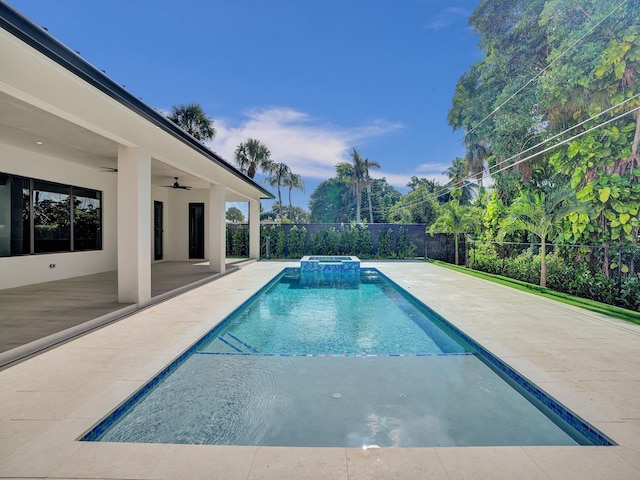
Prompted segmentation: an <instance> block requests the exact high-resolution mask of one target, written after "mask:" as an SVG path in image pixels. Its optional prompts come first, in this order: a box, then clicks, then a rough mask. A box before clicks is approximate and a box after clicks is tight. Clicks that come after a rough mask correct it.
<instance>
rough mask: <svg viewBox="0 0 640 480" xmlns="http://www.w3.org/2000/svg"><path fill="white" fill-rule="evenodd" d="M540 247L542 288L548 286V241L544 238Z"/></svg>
mask: <svg viewBox="0 0 640 480" xmlns="http://www.w3.org/2000/svg"><path fill="white" fill-rule="evenodd" d="M540 240H541V242H542V245H540V286H541V287H546V286H547V243H546V242H547V239H546V237H542V238H541V239H540Z"/></svg>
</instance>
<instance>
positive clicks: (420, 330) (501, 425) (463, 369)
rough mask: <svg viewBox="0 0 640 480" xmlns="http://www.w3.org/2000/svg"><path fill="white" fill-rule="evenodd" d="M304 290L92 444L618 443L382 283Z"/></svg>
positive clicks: (227, 339) (292, 278)
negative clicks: (612, 441) (103, 442)
mask: <svg viewBox="0 0 640 480" xmlns="http://www.w3.org/2000/svg"><path fill="white" fill-rule="evenodd" d="M298 279H299V270H296V269H286V270H285V272H284V274H283V275H281V276H280V277H278V278H277V279H275V280H274V281H273V282H271V283H270V284H269V285H267V286H266V287H265V288H264V289H263V291H262V292H259V294H258V295H256V296H254V298H253V299H252V300H250V301H249V302H247V303H246V304H245V305H244V306H243V307H241V308H240V309H239V310H237V311H236V312H235V313H234V314H233V315H231V316H230V317H229V318H228V319H227V320H225V321H224V322H223V323H222V324H220V325H219V326H217V327H216V328H214V329H213V330H212V331H211V332H210V333H209V334H207V335H205V336H204V337H203V338H202V339H201V340H200V341H198V342H197V343H196V344H195V345H194V346H193V347H192V348H191V349H190V350H189V351H188V352H187V353H186V354H184V355H183V356H181V357H180V358H178V359H177V360H176V361H174V362H173V363H172V364H171V365H169V367H167V369H165V371H164V372H162V373H161V374H160V375H159V376H158V377H156V378H155V379H153V380H152V381H151V382H149V383H148V384H147V385H146V386H145V387H143V388H142V389H141V390H140V391H138V392H136V394H134V395H133V396H132V397H131V398H130V399H129V400H128V401H127V402H125V403H124V404H123V405H121V406H120V407H118V409H116V411H114V412H113V413H112V414H111V415H109V416H108V417H107V418H106V419H105V420H104V421H103V422H101V423H99V424H98V425H97V426H96V427H94V428H93V429H92V430H91V431H90V432H89V433H88V434H87V435H85V437H83V440H91V441H96V440H97V441H108V442H145V443H176V444H177V443H190V444H213V445H261V446H307V447H358V448H361V447H364V446H379V447H433V446H498V445H580V444H609V443H607V442H608V439H606V437H603V436H602V435H601V434H600V433H599V432H597V431H596V430H595V429H593V430H592V427H590V426H589V425H588V424H584V422H582V421H581V420H580V419H579V417H577V416H575V415H574V414H572V413H571V412H569V411H567V410H566V409H565V408H564V407H562V406H561V405H559V404H557V403H556V402H555V401H553V400H552V399H550V398H549V397H548V396H546V395H545V394H544V393H543V392H540V390H539V389H537V387H535V386H534V385H532V384H530V383H529V382H528V381H526V379H523V378H522V377H520V376H519V375H518V374H517V372H514V371H512V370H511V369H509V368H508V367H507V366H505V365H504V364H503V363H502V362H501V361H499V360H498V359H496V358H495V357H492V355H491V354H490V353H489V352H486V351H485V350H484V349H483V348H482V347H481V346H479V345H478V344H476V343H475V342H474V341H473V340H472V339H469V338H468V337H466V336H465V335H464V334H463V333H462V332H458V331H457V329H455V327H453V326H451V325H450V324H448V322H446V321H445V320H444V319H442V318H440V317H438V316H437V314H435V313H434V312H431V311H430V310H429V309H428V307H426V306H424V305H422V304H420V302H418V301H417V300H415V299H413V297H411V296H410V295H409V294H407V293H406V292H404V291H402V290H401V289H399V288H398V287H397V286H395V284H393V283H392V282H390V281H389V280H388V279H386V278H385V277H384V276H383V275H381V274H379V272H377V271H375V270H367V269H364V270H363V271H362V281H361V282H360V284H359V285H357V286H354V285H346V286H341V287H338V286H332V287H327V286H324V287H322V288H310V287H303V286H301V284H300V282H299V281H298ZM523 385H524V387H523ZM567 419H569V420H568V421H567ZM571 422H574V424H572V423H571ZM594 438H595V440H594Z"/></svg>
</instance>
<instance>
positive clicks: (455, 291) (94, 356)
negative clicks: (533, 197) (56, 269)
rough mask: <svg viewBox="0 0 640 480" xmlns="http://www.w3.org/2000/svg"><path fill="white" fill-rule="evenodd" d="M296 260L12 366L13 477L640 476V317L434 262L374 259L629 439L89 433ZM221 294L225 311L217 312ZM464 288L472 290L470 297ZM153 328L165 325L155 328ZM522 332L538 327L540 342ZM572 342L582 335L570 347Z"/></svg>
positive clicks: (9, 452)
mask: <svg viewBox="0 0 640 480" xmlns="http://www.w3.org/2000/svg"><path fill="white" fill-rule="evenodd" d="M290 264H291V263H290V262H289V263H288V262H259V263H256V264H252V265H249V266H247V267H243V268H242V269H241V271H239V272H237V273H236V274H234V275H233V276H229V277H223V278H221V279H219V280H216V281H215V282H212V283H210V284H207V285H205V286H203V287H200V288H198V289H196V290H194V291H192V292H188V293H186V294H183V295H180V296H178V297H175V298H173V299H170V300H167V301H166V302H164V303H162V304H158V305H156V306H154V307H152V308H150V309H148V310H146V311H143V312H138V313H136V314H134V315H132V316H130V317H128V318H127V319H125V320H124V321H121V322H118V323H117V324H113V325H110V326H107V327H105V328H103V329H101V330H99V331H96V332H93V333H90V334H89V335H86V336H84V337H81V338H79V339H76V340H74V341H72V342H69V343H67V344H64V345H62V346H60V347H57V348H55V349H52V350H50V351H48V352H45V353H43V354H42V355H39V356H37V357H34V358H32V359H29V360H26V361H25V362H23V363H20V364H18V365H16V366H14V367H10V368H8V369H6V370H4V371H2V372H0V386H1V390H0V391H1V396H0V400H1V402H0V405H1V406H0V412H2V416H1V417H0V422H1V423H0V438H1V439H2V442H1V443H2V446H0V475H2V476H23V477H39V478H53V477H83V478H89V477H96V476H97V477H99V478H106V477H108V478H180V476H181V475H182V476H184V475H185V473H186V472H189V475H190V476H191V478H252V479H253V478H348V479H354V478H389V477H391V476H393V477H394V478H416V476H418V475H422V476H424V475H425V474H427V473H428V474H429V475H430V478H431V477H433V478H443V479H448V480H450V479H453V478H463V477H464V476H465V475H466V476H470V475H471V474H473V476H474V477H475V478H497V477H501V478H640V461H639V460H638V458H640V455H638V453H640V413H638V411H639V410H640V400H638V399H640V373H638V371H639V370H640V369H638V360H637V358H635V357H637V352H638V351H640V327H637V326H633V325H631V326H630V325H621V324H622V323H623V322H620V321H617V320H615V319H611V318H608V317H604V316H603V315H599V314H595V313H593V312H587V311H583V310H581V309H578V308H574V307H568V306H566V305H563V304H559V303H558V302H553V301H550V300H545V301H541V300H540V299H539V297H535V298H531V297H530V295H531V294H527V293H526V292H517V293H516V291H511V290H512V289H508V287H503V286H499V285H491V286H489V285H488V282H483V281H481V280H478V279H473V280H471V279H469V280H466V279H464V278H463V277H464V276H463V275H462V274H460V273H457V272H445V270H446V269H442V268H441V267H437V266H433V265H428V264H426V263H424V262H371V263H370V264H368V265H371V266H375V267H376V268H378V269H379V270H381V271H382V272H383V273H384V274H385V275H387V276H388V277H390V278H391V279H393V280H394V281H395V282H396V283H399V284H400V285H401V286H402V287H403V288H405V289H407V290H408V291H409V292H411V293H412V294H413V295H414V296H416V298H418V299H419V300H421V301H425V303H427V304H428V305H429V306H430V307H431V308H433V310H434V311H436V312H437V313H439V314H440V315H442V316H443V317H445V318H447V319H448V320H450V321H454V324H455V325H456V326H457V327H458V328H461V330H463V331H464V332H466V333H468V334H469V335H470V336H471V337H472V338H478V340H479V341H480V342H481V343H482V344H483V345H487V348H489V349H490V350H491V351H494V352H496V354H497V355H499V356H500V358H503V359H506V361H507V362H508V363H510V364H511V365H512V366H513V367H514V368H516V370H517V371H519V372H521V373H522V374H523V375H525V376H526V377H527V378H531V379H532V381H534V382H535V383H536V384H537V385H539V386H540V387H541V388H543V389H545V391H547V392H549V393H550V394H551V395H553V396H554V397H555V398H558V400H559V401H561V402H562V403H563V404H565V405H567V407H569V408H571V409H572V410H573V411H575V412H576V413H577V414H579V415H581V416H583V417H584V418H585V419H586V420H587V421H589V422H590V423H592V424H594V426H596V427H598V428H600V429H601V430H602V431H603V432H604V433H605V434H607V435H609V436H611V438H612V439H613V440H615V441H616V442H617V443H618V444H619V446H615V447H477V448H476V447H464V448H455V447H447V448H424V449H422V448H420V449H380V450H359V449H344V448H331V449H326V448H325V449H322V448H320V449H306V448H302V449H297V448H282V447H215V446H197V445H193V446H175V445H137V444H122V445H118V444H95V443H93V444H92V443H88V442H78V441H77V438H79V437H80V436H81V434H82V433H83V432H84V431H86V430H88V429H89V428H90V427H91V426H92V425H93V424H95V423H96V421H97V420H98V419H99V418H101V417H102V416H104V415H105V414H106V413H107V412H108V410H109V409H111V408H115V407H116V406H117V405H118V404H119V403H120V402H121V401H122V400H124V399H125V398H126V397H127V396H128V395H130V394H131V393H132V392H133V391H135V390H136V388H138V387H139V386H140V385H142V384H143V383H144V382H146V381H147V380H148V379H150V378H151V377H153V375H155V373H157V372H158V371H160V370H161V369H162V368H164V366H165V365H166V364H167V363H169V361H171V360H172V359H173V358H175V357H176V356H177V355H179V354H180V352H181V351H184V350H185V349H186V348H188V346H189V345H190V343H193V341H195V339H197V338H198V336H200V335H201V334H202V333H204V331H205V329H209V328H210V327H211V326H212V324H213V323H214V322H215V321H217V320H218V321H219V320H221V319H222V318H223V316H225V315H226V314H228V313H229V312H230V311H231V310H232V309H233V305H239V304H240V303H242V301H243V300H242V299H243V298H244V299H245V300H246V298H248V296H250V294H251V291H252V289H253V290H255V289H257V288H258V287H260V286H262V285H263V284H264V283H265V279H268V278H271V277H273V275H274V272H275V271H276V270H278V269H281V268H282V267H283V266H287V265H290ZM447 290H449V291H447ZM416 293H417V294H416ZM212 298H213V299H214V300H215V302H214V308H212V309H211V310H207V309H208V308H209V307H207V304H210V303H211V299H212ZM461 298H466V299H467V303H466V308H465V305H464V303H463V302H460V301H459V300H460V299H461ZM483 298H484V300H483ZM456 300H457V301H456ZM514 306H519V307H520V308H521V310H522V314H523V315H524V317H526V318H525V320H526V322H524V323H521V324H519V328H516V327H517V326H514V325H513V324H514V322H515V321H516V320H517V319H515V320H514V318H513V313H514V310H513V309H514ZM483 309H484V311H483ZM186 311H191V312H194V315H198V316H199V317H198V320H189V319H187V318H184V315H185V312H186ZM487 312H489V313H490V314H491V315H488V316H487V318H486V319H484V320H485V321H484V324H483V322H478V321H477V318H478V317H479V316H482V315H483V314H487ZM479 314H480V315H479ZM546 314H550V315H552V316H553V317H554V318H553V320H554V322H556V323H557V322H560V321H562V322H565V323H567V324H568V325H570V326H574V328H575V329H576V330H579V331H580V335H577V336H576V335H574V336H573V337H570V336H569V335H568V334H567V331H568V330H567V329H566V328H559V327H558V328H554V325H555V324H556V323H554V322H550V321H549V319H548V318H542V317H543V316H544V315H546ZM150 325H153V326H154V327H155V328H157V329H159V330H162V331H154V332H149V326H150ZM476 333H479V334H480V335H479V337H478V335H476ZM523 333H526V334H528V335H530V336H531V339H530V340H529V341H528V342H525V341H526V335H524V334H523ZM563 341H565V342H567V341H570V342H572V343H570V345H568V346H567V345H562V342H563ZM540 343H542V344H544V345H545V346H546V347H547V348H548V347H549V346H551V347H552V348H551V350H552V353H553V355H551V354H548V355H544V354H540V351H543V350H541V349H539V348H538V346H539V344H540ZM525 347H526V348H529V349H531V351H530V352H528V351H525V350H526V349H525ZM559 347H562V348H559ZM578 347H580V348H578ZM580 362H583V364H584V365H586V367H583V366H582V364H581V363H580ZM574 364H575V365H574ZM587 367H590V368H587ZM115 459H117V460H118V461H117V462H115V461H114V460H115ZM498 473H499V475H498Z"/></svg>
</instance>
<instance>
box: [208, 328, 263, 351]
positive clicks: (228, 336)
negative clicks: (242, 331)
mask: <svg viewBox="0 0 640 480" xmlns="http://www.w3.org/2000/svg"><path fill="white" fill-rule="evenodd" d="M218 340H219V341H220V342H221V343H222V344H223V345H224V346H225V347H226V349H227V350H228V351H232V352H235V353H259V352H258V350H256V349H255V348H253V347H252V346H251V345H249V344H248V343H246V342H243V341H242V340H240V339H239V338H238V337H236V336H235V335H233V334H232V333H229V332H227V333H225V334H224V335H220V336H219V337H218Z"/></svg>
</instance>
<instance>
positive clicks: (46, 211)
mask: <svg viewBox="0 0 640 480" xmlns="http://www.w3.org/2000/svg"><path fill="white" fill-rule="evenodd" d="M70 198H71V188H70V187H66V186H63V185H56V184H52V183H47V182H33V238H34V252H35V253H45V252H64V251H67V252H68V251H69V250H71V210H70V206H69V199H70Z"/></svg>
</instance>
